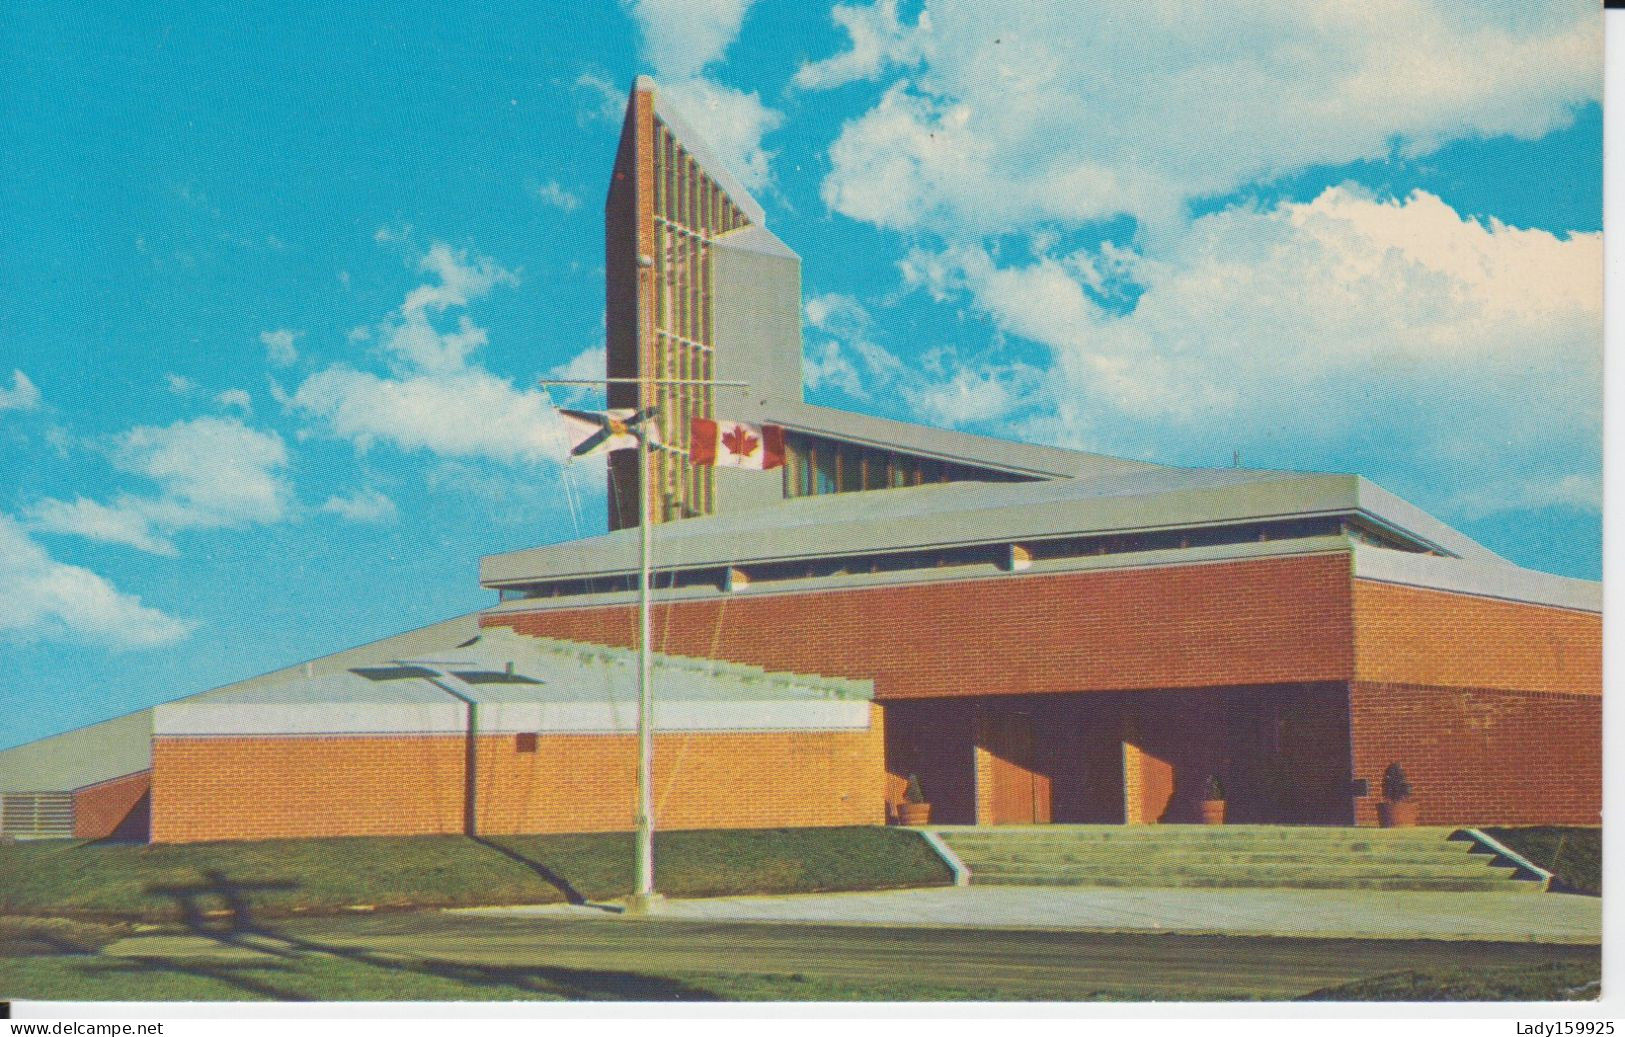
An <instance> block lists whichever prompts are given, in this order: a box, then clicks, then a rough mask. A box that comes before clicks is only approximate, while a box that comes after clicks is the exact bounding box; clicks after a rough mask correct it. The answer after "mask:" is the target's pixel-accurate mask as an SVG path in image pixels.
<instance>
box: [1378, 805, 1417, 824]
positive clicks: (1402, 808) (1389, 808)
mask: <svg viewBox="0 0 1625 1037" xmlns="http://www.w3.org/2000/svg"><path fill="white" fill-rule="evenodd" d="M1377 823H1378V824H1380V825H1382V827H1384V828H1412V827H1414V826H1415V825H1416V804H1415V803H1413V802H1411V801H1410V800H1404V801H1402V802H1399V803H1392V802H1389V801H1388V800H1386V799H1385V800H1383V801H1382V802H1381V803H1378V804H1377Z"/></svg>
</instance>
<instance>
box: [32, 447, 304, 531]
mask: <svg viewBox="0 0 1625 1037" xmlns="http://www.w3.org/2000/svg"><path fill="white" fill-rule="evenodd" d="M109 456H110V457H111V459H112V461H113V463H114V464H115V465H116V466H117V467H118V468H120V469H121V470H123V471H125V472H129V473H131V474H135V475H141V476H145V477H147V478H149V479H151V480H153V481H154V482H156V483H157V484H158V486H159V489H160V492H159V493H158V494H156V495H147V496H142V495H138V494H132V493H121V494H119V495H118V496H116V497H115V498H114V499H113V500H112V502H111V503H107V504H103V503H99V502H96V501H92V500H87V499H85V498H77V499H75V500H73V501H71V502H70V501H62V500H56V499H50V498H48V499H46V500H42V501H40V502H38V503H37V504H35V505H34V506H33V507H32V508H30V509H29V513H28V517H29V519H30V522H31V524H32V525H33V526H34V527H35V528H37V529H41V530H46V531H49V532H54V533H68V534H73V535H76V536H82V537H86V538H88V539H92V540H100V541H104V542H108V543H118V544H125V545H128V546H130V547H135V548H138V549H140V550H143V551H148V552H152V553H154V554H164V555H174V554H175V553H176V548H175V545H174V543H173V542H172V541H171V540H170V539H169V538H170V536H172V535H173V534H174V533H176V532H179V531H182V530H190V529H217V528H243V527H245V526H249V525H254V524H268V523H273V522H278V521H281V520H282V519H283V518H285V517H286V516H287V514H288V509H289V503H290V501H291V499H292V490H291V488H290V487H289V486H288V484H287V482H286V481H285V480H284V479H283V478H282V476H281V475H280V474H279V473H280V471H281V470H282V469H283V468H285V467H286V466H287V462H288V454H287V448H286V447H285V446H284V445H283V442H282V438H281V437H280V436H278V435H277V434H276V433H274V432H260V431H257V430H255V429H251V428H249V427H248V426H246V425H244V424H243V423H242V422H240V421H238V420H237V419H236V418H217V417H203V418H194V419H192V420H191V421H182V422H177V423H175V424H173V425H170V426H168V427H167V428H158V427H156V426H140V427H138V428H133V429H130V430H129V431H127V432H124V433H122V434H121V435H119V436H118V437H116V438H115V439H114V441H113V443H112V446H111V448H110V450H109Z"/></svg>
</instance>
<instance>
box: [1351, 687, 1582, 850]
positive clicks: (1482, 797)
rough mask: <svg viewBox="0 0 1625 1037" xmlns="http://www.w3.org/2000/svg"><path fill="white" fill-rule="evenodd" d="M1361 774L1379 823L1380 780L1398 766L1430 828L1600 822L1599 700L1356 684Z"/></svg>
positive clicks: (1360, 807)
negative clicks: (1401, 768) (1393, 764)
mask: <svg viewBox="0 0 1625 1037" xmlns="http://www.w3.org/2000/svg"><path fill="white" fill-rule="evenodd" d="M1349 697H1350V704H1351V716H1352V724H1351V730H1352V740H1353V756H1354V773H1355V776H1356V777H1358V778H1363V779H1365V780H1367V781H1368V782H1369V783H1370V792H1371V795H1370V796H1369V797H1368V798H1365V799H1362V800H1359V801H1358V803H1357V804H1356V808H1357V818H1358V821H1359V823H1361V824H1375V823H1376V804H1377V801H1378V799H1379V798H1380V796H1381V792H1382V772H1383V771H1384V770H1385V769H1386V768H1387V766H1388V765H1389V764H1390V763H1394V762H1397V763H1399V764H1400V766H1402V767H1403V768H1404V769H1405V774H1406V776H1407V777H1408V778H1409V779H1410V783H1411V786H1412V788H1413V790H1414V798H1415V800H1416V803H1417V813H1418V817H1419V820H1420V823H1422V824H1425V825H1445V824H1449V825H1482V824H1505V825H1520V824H1571V825H1595V824H1601V823H1602V814H1601V810H1602V698H1601V697H1600V696H1599V695H1596V694H1595V693H1593V694H1557V693H1551V692H1526V691H1506V690H1502V689H1493V688H1462V687H1438V686H1433V687H1429V686H1424V685H1417V684H1395V683H1383V682H1375V681H1356V682H1355V683H1354V684H1353V685H1351V687H1350V690H1349Z"/></svg>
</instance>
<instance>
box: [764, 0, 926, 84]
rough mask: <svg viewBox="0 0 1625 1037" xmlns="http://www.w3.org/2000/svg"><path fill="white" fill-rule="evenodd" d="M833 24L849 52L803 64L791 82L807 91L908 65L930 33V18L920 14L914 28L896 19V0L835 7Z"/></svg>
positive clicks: (915, 60) (832, 13)
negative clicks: (845, 38) (863, 5)
mask: <svg viewBox="0 0 1625 1037" xmlns="http://www.w3.org/2000/svg"><path fill="white" fill-rule="evenodd" d="M830 18H831V19H833V20H834V22H835V24H837V25H839V26H840V27H841V28H843V29H845V30H846V35H847V39H848V43H849V45H850V49H848V50H846V51H845V52H843V53H840V54H836V55H835V56H833V57H829V58H825V59H823V60H822V61H812V62H806V63H803V64H802V66H801V67H800V68H799V69H797V70H796V74H795V78H794V80H792V81H793V82H794V83H795V85H796V86H799V87H802V88H803V89H808V90H826V89H829V88H830V87H836V86H842V85H844V84H846V83H851V82H853V81H855V80H859V79H869V80H872V79H875V78H877V77H879V75H880V74H881V73H882V72H883V71H885V70H886V69H888V68H891V67H894V66H898V65H912V64H914V63H915V62H917V61H919V60H920V58H921V57H923V56H924V45H925V42H926V40H927V39H928V38H929V36H930V33H931V15H930V13H929V12H926V11H921V12H920V16H919V18H918V20H917V21H916V22H915V24H914V25H908V24H906V23H904V22H902V21H901V20H899V19H898V17H897V0H879V2H878V3H876V4H873V5H871V6H869V7H852V6H848V5H846V4H836V5H835V7H834V9H833V10H831V11H830Z"/></svg>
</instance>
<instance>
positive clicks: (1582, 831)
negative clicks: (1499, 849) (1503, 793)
mask: <svg viewBox="0 0 1625 1037" xmlns="http://www.w3.org/2000/svg"><path fill="white" fill-rule="evenodd" d="M1484 831H1485V832H1487V833H1488V834H1489V835H1490V837H1491V838H1494V839H1499V840H1500V841H1501V842H1503V843H1505V844H1506V845H1507V846H1509V847H1511V848H1512V849H1514V850H1516V851H1518V852H1519V853H1521V854H1523V855H1524V856H1525V857H1528V858H1529V859H1530V860H1532V861H1534V862H1535V863H1536V864H1538V865H1540V866H1541V867H1542V868H1545V869H1546V870H1547V871H1549V872H1551V873H1552V874H1553V875H1555V876H1557V881H1558V882H1560V883H1562V884H1563V886H1565V887H1567V888H1568V889H1571V890H1575V891H1577V892H1581V893H1594V894H1597V895H1599V896H1600V895H1601V894H1602V829H1600V828H1575V827H1569V828H1557V827H1543V828H1486V829H1484Z"/></svg>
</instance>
